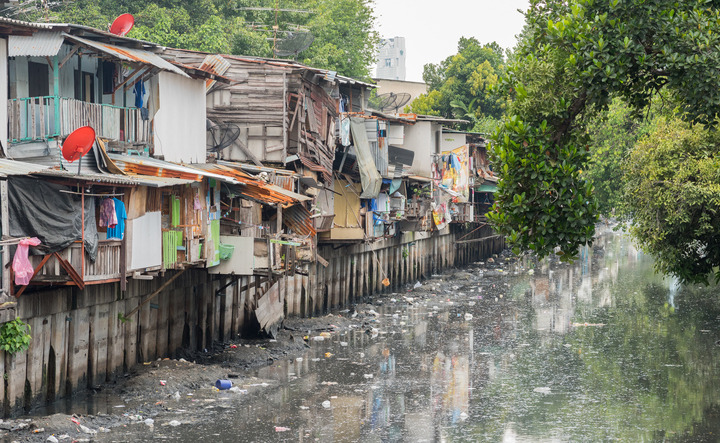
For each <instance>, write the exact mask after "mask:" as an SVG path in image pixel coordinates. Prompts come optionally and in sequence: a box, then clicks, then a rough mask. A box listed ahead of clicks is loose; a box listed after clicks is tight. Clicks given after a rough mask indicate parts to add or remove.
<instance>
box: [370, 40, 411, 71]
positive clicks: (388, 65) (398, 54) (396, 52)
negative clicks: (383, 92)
mask: <svg viewBox="0 0 720 443" xmlns="http://www.w3.org/2000/svg"><path fill="white" fill-rule="evenodd" d="M376 77H377V78H384V79H389V80H405V37H394V38H384V39H382V40H380V50H379V52H378V64H377V72H376Z"/></svg>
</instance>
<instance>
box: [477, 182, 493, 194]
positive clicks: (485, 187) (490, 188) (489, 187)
mask: <svg viewBox="0 0 720 443" xmlns="http://www.w3.org/2000/svg"><path fill="white" fill-rule="evenodd" d="M475 192H497V186H496V185H487V184H483V185H480V186H478V187H477V188H475Z"/></svg>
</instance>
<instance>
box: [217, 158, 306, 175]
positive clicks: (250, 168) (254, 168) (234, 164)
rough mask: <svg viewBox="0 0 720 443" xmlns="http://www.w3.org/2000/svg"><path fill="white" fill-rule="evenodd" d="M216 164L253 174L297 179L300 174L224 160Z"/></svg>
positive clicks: (287, 170)
mask: <svg viewBox="0 0 720 443" xmlns="http://www.w3.org/2000/svg"><path fill="white" fill-rule="evenodd" d="M217 164H219V165H223V166H227V167H230V168H235V169H237V168H240V169H242V170H243V171H248V172H252V173H253V174H257V173H259V172H272V173H275V174H277V175H287V176H291V177H297V178H299V177H300V174H298V173H297V172H295V171H291V170H289V169H280V168H270V167H267V166H257V165H251V164H248V163H237V162H229V161H225V160H218V161H217Z"/></svg>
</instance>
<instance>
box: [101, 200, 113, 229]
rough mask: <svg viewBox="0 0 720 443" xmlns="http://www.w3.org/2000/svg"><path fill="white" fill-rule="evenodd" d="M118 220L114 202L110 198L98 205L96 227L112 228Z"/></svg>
mask: <svg viewBox="0 0 720 443" xmlns="http://www.w3.org/2000/svg"><path fill="white" fill-rule="evenodd" d="M117 223H118V219H117V214H116V213H115V201H114V200H113V199H112V198H106V199H105V200H103V202H102V203H101V204H100V221H99V222H98V225H99V226H100V227H101V228H114V227H115V225H117Z"/></svg>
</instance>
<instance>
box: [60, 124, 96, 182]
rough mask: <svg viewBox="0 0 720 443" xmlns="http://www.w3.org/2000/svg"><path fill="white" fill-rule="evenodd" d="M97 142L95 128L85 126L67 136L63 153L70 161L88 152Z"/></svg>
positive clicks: (63, 145) (79, 163)
mask: <svg viewBox="0 0 720 443" xmlns="http://www.w3.org/2000/svg"><path fill="white" fill-rule="evenodd" d="M93 143H95V130H94V129H93V128H91V127H90V126H83V127H82V128H78V129H76V130H74V131H73V132H72V134H70V135H68V136H67V137H66V138H65V141H64V142H63V144H62V155H63V157H64V158H65V160H67V161H69V162H70V163H72V162H74V161H75V160H79V159H80V158H82V156H83V155H85V154H87V153H88V152H89V151H90V148H92V145H93ZM80 165H81V162H78V174H80Z"/></svg>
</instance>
